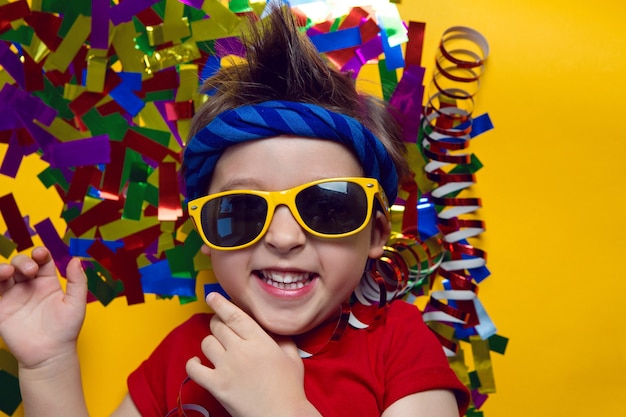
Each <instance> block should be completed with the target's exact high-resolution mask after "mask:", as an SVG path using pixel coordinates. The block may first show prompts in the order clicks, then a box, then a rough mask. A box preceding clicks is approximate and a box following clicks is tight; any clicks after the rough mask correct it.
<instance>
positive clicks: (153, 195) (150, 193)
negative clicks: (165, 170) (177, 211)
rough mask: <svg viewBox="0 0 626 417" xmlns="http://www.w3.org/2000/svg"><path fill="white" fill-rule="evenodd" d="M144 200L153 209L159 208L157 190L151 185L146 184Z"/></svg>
mask: <svg viewBox="0 0 626 417" xmlns="http://www.w3.org/2000/svg"><path fill="white" fill-rule="evenodd" d="M144 198H145V200H146V201H147V202H148V203H150V204H152V205H153V206H154V207H159V189H158V187H155V186H154V185H152V184H146V194H145V197H144Z"/></svg>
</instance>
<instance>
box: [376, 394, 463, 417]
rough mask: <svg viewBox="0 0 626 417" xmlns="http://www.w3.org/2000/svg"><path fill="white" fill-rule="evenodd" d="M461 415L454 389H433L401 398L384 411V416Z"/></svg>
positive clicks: (433, 416)
mask: <svg viewBox="0 0 626 417" xmlns="http://www.w3.org/2000/svg"><path fill="white" fill-rule="evenodd" d="M407 416H410V417H459V409H458V408H457V404H456V398H455V397H454V394H453V393H452V391H448V390H432V391H424V392H418V393H415V394H411V395H407V396H406V397H404V398H400V399H399V400H398V401H396V402H395V403H393V404H391V405H390V406H389V407H387V409H386V410H385V411H384V412H383V415H382V417H407Z"/></svg>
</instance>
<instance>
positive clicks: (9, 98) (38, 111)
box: [0, 84, 58, 126]
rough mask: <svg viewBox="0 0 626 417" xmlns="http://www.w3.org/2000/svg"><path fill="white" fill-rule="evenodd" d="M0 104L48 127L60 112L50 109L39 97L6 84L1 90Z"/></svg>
mask: <svg viewBox="0 0 626 417" xmlns="http://www.w3.org/2000/svg"><path fill="white" fill-rule="evenodd" d="M0 102H2V103H3V104H4V107H5V108H13V109H14V111H15V112H16V113H19V114H22V115H24V116H26V117H28V118H29V119H30V120H33V119H36V120H38V121H40V122H41V123H42V124H44V125H46V126H50V124H51V123H52V121H53V120H54V118H55V117H56V116H57V114H58V112H57V111H56V110H55V109H53V108H52V107H49V106H48V105H47V104H46V103H44V102H43V101H42V100H41V99H40V98H39V97H36V96H31V95H30V94H28V92H26V91H24V90H20V89H19V88H17V87H15V86H13V85H11V84H5V85H4V86H3V87H2V90H0Z"/></svg>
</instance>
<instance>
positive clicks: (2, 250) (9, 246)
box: [0, 235, 17, 259]
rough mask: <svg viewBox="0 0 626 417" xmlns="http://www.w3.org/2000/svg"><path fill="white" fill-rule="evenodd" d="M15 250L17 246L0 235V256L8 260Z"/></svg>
mask: <svg viewBox="0 0 626 417" xmlns="http://www.w3.org/2000/svg"><path fill="white" fill-rule="evenodd" d="M16 248H17V244H16V243H15V242H13V241H12V240H11V239H9V238H7V237H5V236H3V235H0V256H3V257H5V258H7V259H8V258H9V256H11V254H12V253H13V251H14V250H15V249H16Z"/></svg>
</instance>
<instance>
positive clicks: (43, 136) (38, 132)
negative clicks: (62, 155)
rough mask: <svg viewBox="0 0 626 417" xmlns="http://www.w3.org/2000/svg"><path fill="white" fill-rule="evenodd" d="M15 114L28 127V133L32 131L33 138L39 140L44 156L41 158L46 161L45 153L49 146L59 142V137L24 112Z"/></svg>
mask: <svg viewBox="0 0 626 417" xmlns="http://www.w3.org/2000/svg"><path fill="white" fill-rule="evenodd" d="M15 115H16V117H17V118H19V120H20V122H21V123H22V125H23V126H24V127H25V128H26V130H28V133H30V135H31V136H32V137H33V139H35V142H37V144H38V145H39V148H41V149H42V150H43V152H44V156H43V157H42V158H41V159H43V160H44V161H45V160H46V155H45V153H46V152H47V149H48V147H50V146H51V145H52V144H54V143H56V142H58V139H57V138H56V137H55V136H54V135H52V134H51V133H49V132H47V131H45V130H44V129H43V128H41V127H40V126H38V125H36V124H35V123H33V122H32V120H31V119H28V118H27V117H26V116H25V115H24V114H22V113H15Z"/></svg>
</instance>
